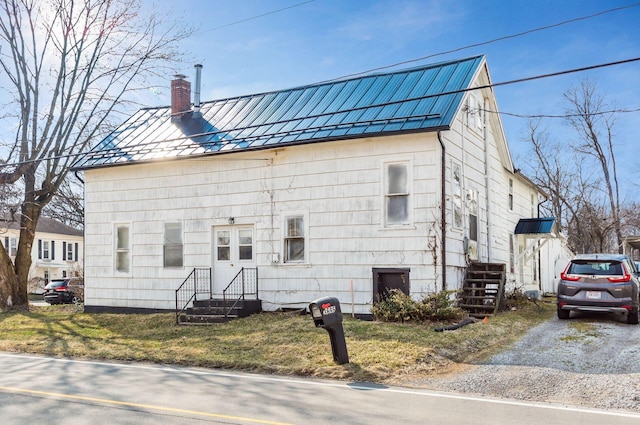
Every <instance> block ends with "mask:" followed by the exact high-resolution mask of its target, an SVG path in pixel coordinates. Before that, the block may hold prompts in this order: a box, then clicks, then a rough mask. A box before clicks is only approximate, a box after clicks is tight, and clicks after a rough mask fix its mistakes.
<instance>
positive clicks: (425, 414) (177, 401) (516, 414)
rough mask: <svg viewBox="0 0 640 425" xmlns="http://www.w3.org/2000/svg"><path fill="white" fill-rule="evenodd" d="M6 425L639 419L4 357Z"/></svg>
mask: <svg viewBox="0 0 640 425" xmlns="http://www.w3.org/2000/svg"><path fill="white" fill-rule="evenodd" d="M0 368H1V370H2V374H1V375H0V418H2V424H3V425H18V424H20V425H22V424H25V423H46V424H71V425H74V424H92V425H102V424H136V425H147V424H148V425H151V424H153V425H159V424H187V425H189V424H205V423H213V424H305V425H314V424H368V425H375V424H452V423H455V424H474V425H482V424H492V425H494V424H505V423H508V424H510V425H519V424H531V423H544V424H545V425H552V424H563V425H567V424H580V425H590V424H594V425H595V424H598V425H600V424H603V423H616V424H620V425H626V424H637V423H640V415H635V414H631V413H626V412H622V411H604V410H595V409H584V408H576V407H571V406H561V405H552V404H544V403H529V402H523V401H515V400H502V399H497V398H484V397H473V396H466V395H463V394H459V393H446V392H435V391H421V390H412V389H408V388H401V387H386V386H378V385H366V384H358V383H346V382H335V381H319V380H312V379H297V378H296V379H294V378H286V377H277V376H268V375H252V374H243V373H231V372H224V371H217V370H208V369H195V368H179V367H163V366H155V365H145V364H117V363H106V362H92V361H79V360H71V359H58V358H49V357H38V356H31V355H16V354H8V353H0Z"/></svg>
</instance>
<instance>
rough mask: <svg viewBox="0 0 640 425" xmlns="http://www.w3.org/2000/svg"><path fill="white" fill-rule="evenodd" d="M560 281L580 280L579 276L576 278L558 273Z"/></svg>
mask: <svg viewBox="0 0 640 425" xmlns="http://www.w3.org/2000/svg"><path fill="white" fill-rule="evenodd" d="M560 279H562V280H568V281H569V282H576V281H578V280H580V276H576V275H573V274H566V273H565V272H562V273H560Z"/></svg>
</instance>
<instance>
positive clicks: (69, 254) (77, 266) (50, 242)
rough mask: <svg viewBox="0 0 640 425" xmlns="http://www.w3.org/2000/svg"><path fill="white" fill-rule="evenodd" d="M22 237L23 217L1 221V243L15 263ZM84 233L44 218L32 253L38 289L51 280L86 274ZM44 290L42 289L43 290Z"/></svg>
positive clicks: (32, 274)
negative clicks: (83, 265) (83, 266)
mask: <svg viewBox="0 0 640 425" xmlns="http://www.w3.org/2000/svg"><path fill="white" fill-rule="evenodd" d="M19 237H20V216H19V215H15V217H11V216H9V215H7V216H5V218H4V220H2V221H0V242H1V243H2V245H3V246H4V247H5V249H6V250H7V253H8V254H9V256H10V257H11V259H12V260H15V256H16V252H17V249H18V239H19ZM83 239H84V238H83V231H82V230H78V229H75V228H73V227H71V226H67V225H66V224H63V223H60V222H59V221H56V220H54V219H52V218H49V217H40V219H39V220H38V225H37V226H36V236H35V239H34V242H33V249H32V250H31V269H30V270H29V282H30V283H31V284H33V285H31V286H32V287H33V288H31V287H30V288H31V289H35V288H36V287H42V283H46V282H49V281H50V280H51V279H60V278H64V277H71V276H78V275H79V274H81V273H82V262H83ZM40 289H41V288H40Z"/></svg>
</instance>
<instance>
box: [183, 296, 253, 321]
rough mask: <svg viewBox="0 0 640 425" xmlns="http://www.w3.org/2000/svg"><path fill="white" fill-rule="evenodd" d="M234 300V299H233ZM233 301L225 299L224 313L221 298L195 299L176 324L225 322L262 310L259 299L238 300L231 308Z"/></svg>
mask: <svg viewBox="0 0 640 425" xmlns="http://www.w3.org/2000/svg"><path fill="white" fill-rule="evenodd" d="M234 302H235V301H234ZM232 304H233V302H231V301H227V305H228V308H230V310H229V311H227V312H226V315H225V310H226V309H225V305H224V300H223V299H222V298H212V299H207V300H196V301H194V302H193V306H191V307H189V308H187V309H186V310H185V311H183V312H182V313H181V314H180V315H179V316H178V324H181V325H209V324H213V323H226V322H228V321H229V320H232V319H237V318H239V317H247V316H249V315H251V314H253V313H259V312H260V311H262V301H261V300H244V301H242V300H241V301H238V302H237V303H236V305H235V306H234V307H233V308H231V305H232Z"/></svg>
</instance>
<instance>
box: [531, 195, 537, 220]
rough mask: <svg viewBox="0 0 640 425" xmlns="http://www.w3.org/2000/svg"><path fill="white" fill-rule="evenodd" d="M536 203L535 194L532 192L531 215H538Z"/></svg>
mask: <svg viewBox="0 0 640 425" xmlns="http://www.w3.org/2000/svg"><path fill="white" fill-rule="evenodd" d="M535 205H536V203H535V201H534V194H533V193H532V194H531V217H537V215H536V212H535V211H536V207H535Z"/></svg>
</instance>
